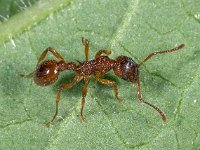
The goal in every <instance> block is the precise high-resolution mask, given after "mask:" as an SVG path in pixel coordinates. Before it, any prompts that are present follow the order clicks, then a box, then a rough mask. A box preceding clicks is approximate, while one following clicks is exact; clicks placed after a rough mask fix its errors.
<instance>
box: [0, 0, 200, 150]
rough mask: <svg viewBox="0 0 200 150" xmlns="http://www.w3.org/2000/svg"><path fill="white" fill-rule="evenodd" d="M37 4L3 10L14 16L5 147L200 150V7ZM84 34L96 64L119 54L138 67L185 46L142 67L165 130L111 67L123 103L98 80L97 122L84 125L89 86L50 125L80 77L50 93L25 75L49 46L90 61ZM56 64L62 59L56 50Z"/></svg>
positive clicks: (92, 111)
mask: <svg viewBox="0 0 200 150" xmlns="http://www.w3.org/2000/svg"><path fill="white" fill-rule="evenodd" d="M11 2H12V1H11ZM24 2H25V1H24ZM30 3H31V5H29V6H28V7H26V8H24V9H20V10H18V8H17V7H14V8H13V12H14V13H12V15H8V14H10V12H12V11H11V10H10V11H6V9H5V10H1V11H0V13H1V14H0V15H1V16H12V17H10V18H7V20H6V21H5V20H1V21H2V23H1V24H0V52H1V55H0V72H1V73H0V149H4V150H6V149H34V150H35V149H46V150H47V149H48V150H62V149H63V150H66V149H86V150H88V149H101V150H102V149H106V150H107V149H116V150H117V149H119V150H120V149H123V150H124V149H127V150H129V149H138V150H145V149H159V150H160V149H165V150H166V149H169V150H172V149H200V135H199V133H200V127H199V124H200V120H199V114H200V101H199V99H198V97H199V96H200V94H199V90H198V89H199V85H200V80H199V79H200V67H199V64H200V63H199V60H200V46H199V39H200V12H199V6H200V3H199V1H197V0H196V1H192V2H189V1H185V0H178V1H172V0H163V1H139V0H124V1H115V0H110V1H106V0H101V1H97V0H94V1H93V0H58V1H53V0H48V1H43V0H40V1H30ZM0 4H3V5H5V6H6V5H7V4H6V3H5V2H4V1H0ZM1 7H2V5H1ZM16 10H18V11H16ZM81 37H85V38H87V39H89V41H90V51H89V58H90V59H94V56H95V54H96V52H97V51H98V50H100V49H110V50H111V52H112V54H111V56H110V57H111V58H113V59H114V58H115V57H117V56H119V55H125V56H128V57H131V58H133V59H134V60H135V61H136V62H137V63H139V62H141V61H142V60H143V59H144V58H145V57H146V56H147V55H148V54H150V53H152V52H154V51H159V50H166V49H170V48H173V47H176V46H177V45H179V44H181V43H184V44H185V47H184V49H182V50H180V51H179V52H176V53H171V54H163V55H160V56H156V57H154V58H153V59H151V60H149V61H148V62H146V63H145V64H144V65H143V66H141V68H140V78H141V79H140V80H141V89H142V95H143V97H144V98H145V99H147V100H148V101H149V102H150V103H152V104H154V105H156V106H157V107H159V108H160V109H161V110H162V111H163V112H164V113H165V114H166V116H167V123H166V124H165V125H163V124H162V120H161V117H160V116H159V114H158V113H157V112H156V111H155V110H153V109H151V108H150V107H148V106H147V105H145V104H142V103H139V102H138V100H137V97H136V93H137V91H136V90H137V86H136V85H133V84H131V83H128V82H125V81H122V80H121V79H119V78H117V77H116V76H115V75H114V73H113V72H112V71H111V72H110V73H108V75H105V76H104V77H105V78H107V79H110V80H114V81H116V82H117V83H118V85H119V86H118V87H119V95H120V96H121V97H123V102H121V103H119V102H118V101H117V100H116V99H115V97H114V94H113V91H112V88H110V87H106V86H104V85H101V84H100V83H98V82H97V81H96V80H95V79H94V78H91V80H90V84H89V87H88V93H87V97H86V106H85V109H84V113H85V116H86V119H87V121H86V122H85V123H80V120H79V113H80V103H81V90H82V85H83V82H80V83H79V84H77V85H76V86H74V87H73V88H71V89H69V90H66V91H64V92H63V93H62V95H61V101H60V103H59V115H58V117H57V119H56V121H55V122H54V123H53V125H51V126H50V128H45V127H44V123H45V122H46V121H48V120H49V119H51V117H52V115H53V114H54V111H55V97H56V90H57V88H58V87H59V85H60V84H61V83H67V82H70V81H72V80H73V77H74V75H75V74H74V73H73V72H71V71H65V72H63V73H61V74H60V77H59V79H58V81H57V82H56V83H55V84H54V85H51V86H48V87H39V86H37V85H35V84H34V82H33V80H31V79H24V78H20V77H19V74H28V73H30V72H32V71H33V70H34V69H35V66H36V63H37V60H38V58H39V57H40V55H41V53H42V52H43V51H44V50H45V49H46V48H47V47H53V48H55V49H56V50H58V52H59V53H61V55H62V56H63V57H64V58H65V59H66V61H77V60H79V61H84V59H85V57H84V50H83V46H82V43H81ZM47 59H55V58H54V57H53V56H52V55H51V54H50V55H48V56H47Z"/></svg>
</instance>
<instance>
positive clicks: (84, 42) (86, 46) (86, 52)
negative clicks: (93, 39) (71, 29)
mask: <svg viewBox="0 0 200 150" xmlns="http://www.w3.org/2000/svg"><path fill="white" fill-rule="evenodd" d="M81 40H82V43H83V46H85V60H86V61H88V53H89V41H88V39H85V38H84V37H82V38H81Z"/></svg>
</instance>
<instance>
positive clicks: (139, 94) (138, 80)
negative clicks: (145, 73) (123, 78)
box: [137, 77, 166, 123]
mask: <svg viewBox="0 0 200 150" xmlns="http://www.w3.org/2000/svg"><path fill="white" fill-rule="evenodd" d="M137 84H138V90H137V96H138V99H139V100H140V101H141V102H143V103H145V104H147V105H149V106H150V107H152V108H153V109H155V110H156V111H157V112H158V113H159V114H160V116H161V117H162V120H163V123H166V116H165V114H164V113H163V112H162V111H161V110H160V109H159V108H158V107H156V106H155V105H153V104H151V103H149V102H147V101H146V100H145V99H143V97H142V94H141V90H140V79H139V77H138V79H137Z"/></svg>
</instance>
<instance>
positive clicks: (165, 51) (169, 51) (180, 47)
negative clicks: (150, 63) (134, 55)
mask: <svg viewBox="0 0 200 150" xmlns="http://www.w3.org/2000/svg"><path fill="white" fill-rule="evenodd" d="M184 46H185V45H184V44H181V45H179V46H177V47H175V48H173V49H169V50H164V51H157V52H153V53H151V54H149V55H148V56H147V57H146V58H145V59H144V60H143V61H142V62H141V63H140V64H139V65H138V67H139V66H141V65H142V64H143V63H144V62H146V61H147V60H148V59H150V58H151V57H153V56H155V55H158V54H163V53H171V52H175V51H178V50H180V49H182V48H183V47H184Z"/></svg>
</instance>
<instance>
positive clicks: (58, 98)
mask: <svg viewBox="0 0 200 150" xmlns="http://www.w3.org/2000/svg"><path fill="white" fill-rule="evenodd" d="M81 79H82V77H81V76H80V75H79V74H78V75H76V76H75V79H74V80H73V81H72V82H70V83H66V84H62V85H61V86H60V87H59V88H58V91H57V94H56V112H55V114H54V116H53V118H52V119H51V120H50V121H49V122H47V123H46V127H49V125H50V124H51V123H52V122H53V121H54V119H55V118H56V116H57V114H58V104H59V101H60V94H61V92H62V91H63V90H66V89H69V88H71V87H73V86H74V85H76V84H77V83H78V82H79V81H81Z"/></svg>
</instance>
